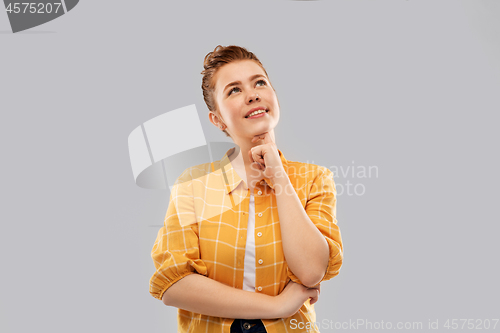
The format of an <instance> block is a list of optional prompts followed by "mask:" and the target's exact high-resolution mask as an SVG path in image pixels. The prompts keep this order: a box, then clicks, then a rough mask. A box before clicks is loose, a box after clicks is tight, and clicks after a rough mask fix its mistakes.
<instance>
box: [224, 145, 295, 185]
mask: <svg viewBox="0 0 500 333" xmlns="http://www.w3.org/2000/svg"><path fill="white" fill-rule="evenodd" d="M234 149H235V148H231V149H229V150H228V151H227V152H226V154H225V155H224V157H222V159H221V160H220V167H221V173H222V180H223V182H224V184H225V188H226V193H227V194H229V193H231V192H232V191H233V190H234V189H235V188H236V187H238V185H239V184H240V183H241V182H243V183H245V181H244V180H243V179H242V178H241V177H240V176H239V175H238V173H237V172H236V171H235V170H234V168H233V165H232V164H231V161H230V160H229V157H228V156H230V155H231V153H232V152H233V151H234ZM278 153H279V155H280V158H281V163H282V164H283V168H284V169H285V172H286V173H288V161H287V160H286V158H285V156H284V155H283V153H282V152H281V150H279V149H278ZM261 180H264V181H265V182H266V183H267V185H269V187H271V188H272V189H274V184H273V183H272V181H271V179H269V178H266V177H263V178H262V179H261ZM245 185H247V184H246V183H245ZM247 187H248V186H247Z"/></svg>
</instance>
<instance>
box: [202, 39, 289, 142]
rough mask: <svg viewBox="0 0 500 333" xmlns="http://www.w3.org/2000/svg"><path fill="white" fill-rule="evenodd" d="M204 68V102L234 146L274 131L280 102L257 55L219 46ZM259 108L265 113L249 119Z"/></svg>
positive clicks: (243, 49)
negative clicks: (249, 115)
mask: <svg viewBox="0 0 500 333" xmlns="http://www.w3.org/2000/svg"><path fill="white" fill-rule="evenodd" d="M203 66H204V70H203V71H202V72H201V74H202V75H203V78H202V84H201V87H202V90H203V98H204V99H205V103H206V104H207V107H208V109H209V111H210V112H209V119H210V121H211V122H212V123H213V124H214V125H215V126H217V127H219V129H221V130H223V132H224V133H226V135H227V136H230V137H231V138H232V139H233V141H235V142H236V141H239V140H242V139H243V140H245V139H250V140H251V139H252V138H253V137H254V136H255V135H257V134H262V133H264V132H269V131H273V129H274V127H275V126H276V125H277V123H278V121H279V102H278V98H277V96H276V92H275V91H274V88H273V87H272V85H271V82H270V80H269V78H268V75H267V72H266V70H265V68H264V66H262V63H261V62H260V61H259V59H258V58H257V57H256V56H255V54H253V53H252V52H249V51H247V50H246V49H245V48H243V47H239V46H234V45H231V46H226V47H223V46H220V45H219V46H217V47H216V48H215V49H214V51H213V52H210V53H208V54H207V55H206V56H205V61H204V64H203ZM256 108H258V109H259V108H260V109H263V110H265V111H266V112H264V113H261V114H259V115H256V116H255V115H253V116H252V117H248V114H249V113H250V112H252V111H253V109H256ZM236 143H237V142H236Z"/></svg>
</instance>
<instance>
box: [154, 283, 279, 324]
mask: <svg viewBox="0 0 500 333" xmlns="http://www.w3.org/2000/svg"><path fill="white" fill-rule="evenodd" d="M162 300H163V303H165V305H170V306H174V307H177V308H180V309H184V310H187V311H191V312H195V313H200V314H204V315H207V316H214V317H222V318H240V319H272V318H279V317H280V314H279V308H280V307H279V306H277V304H276V303H277V300H276V298H275V297H273V296H269V295H265V294H261V293H255V292H251V291H246V290H241V289H236V288H233V287H229V286H227V285H225V284H223V283H220V282H218V281H215V280H213V279H210V278H208V277H206V276H203V275H200V274H190V275H187V276H185V277H183V278H182V279H180V280H179V281H177V282H176V283H174V284H173V285H172V286H171V287H170V288H168V289H167V291H165V293H164V294H163V299H162Z"/></svg>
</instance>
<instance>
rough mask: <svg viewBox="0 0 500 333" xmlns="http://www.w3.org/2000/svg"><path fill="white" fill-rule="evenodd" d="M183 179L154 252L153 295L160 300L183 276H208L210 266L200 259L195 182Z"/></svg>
mask: <svg viewBox="0 0 500 333" xmlns="http://www.w3.org/2000/svg"><path fill="white" fill-rule="evenodd" d="M183 175H185V174H183ZM181 179H182V175H181V177H179V179H178V180H177V181H176V185H174V187H173V188H172V193H171V195H170V202H169V204H168V209H167V214H166V216H165V221H164V226H163V227H162V228H161V229H160V230H159V231H158V235H157V237H156V241H155V243H154V245H153V249H152V251H151V257H152V258H153V262H154V265H155V267H156V272H155V273H154V274H153V276H152V277H151V279H150V282H149V292H150V294H151V295H152V296H153V297H155V298H157V299H159V300H161V299H162V297H163V294H164V293H165V291H166V290H167V289H168V288H170V287H171V286H172V285H173V284H174V283H175V282H177V281H179V280H180V279H182V278H183V277H185V276H187V275H189V274H194V273H199V274H203V275H206V274H207V267H206V265H205V263H204V262H203V261H202V260H201V259H200V250H199V238H198V225H197V223H196V215H195V211H194V204H193V201H194V200H193V195H192V188H191V186H192V182H191V181H190V180H187V181H184V182H183V181H182V180H181Z"/></svg>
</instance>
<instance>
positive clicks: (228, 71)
mask: <svg viewBox="0 0 500 333" xmlns="http://www.w3.org/2000/svg"><path fill="white" fill-rule="evenodd" d="M256 74H261V75H264V76H266V73H265V72H264V70H263V69H262V68H261V67H260V66H259V64H257V63H256V62H255V61H253V60H238V61H234V62H231V63H229V64H226V65H224V66H222V67H221V68H219V70H218V71H217V74H216V75H215V89H216V90H219V91H220V90H221V89H224V87H225V86H226V85H227V84H229V83H231V82H235V81H241V82H245V81H247V80H249V79H250V77H251V76H253V75H256Z"/></svg>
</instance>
